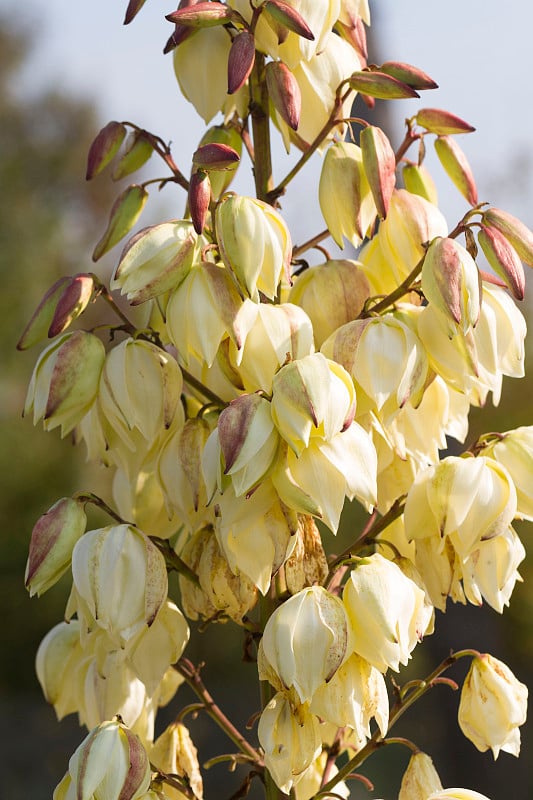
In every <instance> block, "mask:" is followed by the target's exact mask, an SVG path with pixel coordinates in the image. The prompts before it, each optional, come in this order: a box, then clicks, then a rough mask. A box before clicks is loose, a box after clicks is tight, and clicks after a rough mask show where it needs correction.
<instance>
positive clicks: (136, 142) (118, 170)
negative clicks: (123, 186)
mask: <svg viewBox="0 0 533 800" xmlns="http://www.w3.org/2000/svg"><path fill="white" fill-rule="evenodd" d="M153 152H154V145H153V139H152V140H151V139H150V135H149V134H148V133H147V132H146V131H142V130H133V131H132V132H131V133H130V134H129V136H128V139H127V141H126V146H125V148H124V153H123V155H122V156H121V157H120V159H119V160H118V163H117V165H116V167H115V169H114V170H113V175H112V176H111V177H112V178H113V180H114V181H119V180H121V179H122V178H125V177H126V176H127V175H131V174H132V173H133V172H137V170H138V169H140V168H141V167H143V166H144V165H145V164H146V162H147V161H148V159H149V158H150V156H151V155H152V153H153Z"/></svg>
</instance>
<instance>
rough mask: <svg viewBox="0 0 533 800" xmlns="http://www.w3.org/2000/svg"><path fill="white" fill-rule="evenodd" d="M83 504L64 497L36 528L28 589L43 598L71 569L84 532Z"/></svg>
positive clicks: (26, 581) (34, 530) (26, 584)
mask: <svg viewBox="0 0 533 800" xmlns="http://www.w3.org/2000/svg"><path fill="white" fill-rule="evenodd" d="M86 524H87V516H86V514H85V511H84V508H83V503H81V502H79V501H78V500H73V499H72V498H71V497H63V498H62V499H61V500H58V501H57V503H54V505H53V506H52V508H50V509H48V511H47V512H46V514H43V516H42V517H39V519H38V520H37V522H36V523H35V526H34V528H33V531H32V534H31V540H30V552H29V556H28V562H27V564H26V575H25V586H26V588H27V589H28V590H29V593H30V597H33V595H34V594H37V596H38V597H40V596H41V595H42V594H44V592H46V590H47V589H49V588H50V587H51V586H54V584H55V583H57V581H58V580H59V578H60V577H61V576H62V575H63V573H64V572H66V571H67V569H68V568H69V566H70V560H71V556H72V550H73V549H74V545H75V544H76V542H77V541H78V539H79V538H80V536H82V535H83V534H84V533H85V526H86Z"/></svg>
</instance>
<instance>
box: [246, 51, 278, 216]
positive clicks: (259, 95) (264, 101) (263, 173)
mask: <svg viewBox="0 0 533 800" xmlns="http://www.w3.org/2000/svg"><path fill="white" fill-rule="evenodd" d="M264 72H265V57H264V55H262V54H261V53H257V52H256V55H255V64H254V68H253V70H252V74H251V76H250V84H251V90H252V105H251V117H252V132H253V140H254V180H255V193H256V196H257V198H258V199H259V200H265V201H267V202H268V195H269V192H270V191H271V189H272V186H273V183H274V182H273V178H272V153H271V149H270V117H269V113H268V89H267V85H266V80H265V75H264Z"/></svg>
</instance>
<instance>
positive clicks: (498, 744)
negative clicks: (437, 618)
mask: <svg viewBox="0 0 533 800" xmlns="http://www.w3.org/2000/svg"><path fill="white" fill-rule="evenodd" d="M527 694H528V692H527V686H525V685H524V684H523V683H520V681H518V680H517V679H516V678H515V676H514V675H513V673H512V672H511V670H510V669H509V667H508V666H506V665H505V664H504V663H503V662H501V661H498V659H497V658H494V657H493V656H491V655H489V654H488V653H485V654H483V655H480V656H476V657H475V658H473V659H472V664H471V665H470V669H469V671H468V675H467V676H466V678H465V682H464V684H463V688H462V691H461V701H460V703H459V725H460V727H461V730H462V731H463V733H464V735H465V736H466V737H467V738H468V739H470V741H471V742H473V743H474V744H475V746H476V747H477V749H478V750H480V751H481V752H484V751H485V750H488V749H489V748H490V749H491V750H492V753H493V755H494V758H495V759H496V758H497V757H498V755H499V753H500V750H503V752H504V753H511V754H512V755H514V756H518V754H519V752H520V731H519V726H520V725H523V724H524V722H525V721H526V715H527Z"/></svg>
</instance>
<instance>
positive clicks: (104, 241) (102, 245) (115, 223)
mask: <svg viewBox="0 0 533 800" xmlns="http://www.w3.org/2000/svg"><path fill="white" fill-rule="evenodd" d="M147 200H148V192H147V191H146V189H145V188H144V186H137V185H136V184H133V185H132V186H128V188H127V189H125V190H124V191H123V192H122V194H121V195H119V197H117V199H116V200H115V202H114V204H113V208H112V209H111V213H110V214H109V222H108V224H107V228H106V230H105V232H104V235H103V236H102V238H101V239H100V241H99V242H98V244H97V245H96V247H95V248H94V252H93V261H98V259H99V258H101V257H102V256H103V255H104V253H107V251H108V250H111V248H112V247H114V246H115V245H116V244H118V242H120V240H121V239H123V238H124V236H125V235H126V234H127V233H128V232H129V231H130V230H131V229H132V228H133V226H134V225H135V223H136V222H137V220H138V219H139V215H140V213H141V211H142V210H143V208H144V204H145V203H146V201H147Z"/></svg>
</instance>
